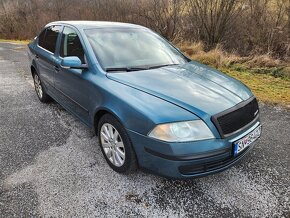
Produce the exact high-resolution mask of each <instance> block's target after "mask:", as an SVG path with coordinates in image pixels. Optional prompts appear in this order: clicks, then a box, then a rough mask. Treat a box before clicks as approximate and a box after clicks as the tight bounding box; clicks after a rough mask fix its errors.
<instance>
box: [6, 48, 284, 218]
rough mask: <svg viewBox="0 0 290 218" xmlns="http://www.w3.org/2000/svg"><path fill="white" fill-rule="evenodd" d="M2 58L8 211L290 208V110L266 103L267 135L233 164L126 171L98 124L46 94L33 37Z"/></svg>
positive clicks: (240, 213) (181, 213)
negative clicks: (173, 172) (32, 63)
mask: <svg viewBox="0 0 290 218" xmlns="http://www.w3.org/2000/svg"><path fill="white" fill-rule="evenodd" d="M0 64H1V69H0V103H1V104H0V169H1V170H0V217H31V216H35V217H39V216H41V217H62V216H65V217H96V216H97V217H131V216H138V217H287V218H288V217H290V156H289V155H290V142H289V141H290V137H289V135H290V113H289V111H287V110H285V109H283V108H280V107H273V106H269V105H264V104H262V103H261V104H260V107H261V116H262V122H263V124H264V126H263V135H262V137H261V139H260V140H259V141H258V142H257V144H256V147H255V148H254V149H253V150H252V152H251V153H250V154H249V155H248V156H247V157H246V158H245V159H244V160H243V161H242V162H241V163H240V164H238V165H237V166H235V167H232V168H231V169H229V170H227V171H225V172H222V173H219V174H215V175H212V176H208V177H204V178H199V179H193V180H188V181H174V180H168V179H164V178H161V177H157V176H153V175H150V174H146V173H144V172H141V171H138V172H136V173H135V174H133V175H130V176H124V175H120V174H117V173H115V172H114V171H112V170H111V169H110V168H109V167H108V165H107V164H106V162H105V160H104V158H103V157H102V153H101V150H100V148H99V146H98V144H97V139H96V137H95V136H94V134H93V132H92V131H91V130H89V129H87V128H86V127H85V126H84V125H83V124H82V123H80V122H79V121H78V120H77V119H75V118H74V117H73V116H71V115H70V114H69V113H67V112H66V111H65V110H64V109H63V108H62V107H61V106H59V105H58V104H56V103H51V104H42V103H40V102H39V101H38V99H37V97H36V94H35V93H34V89H33V86H32V85H33V84H32V79H31V76H30V72H29V70H28V63H27V57H26V51H25V46H21V45H16V44H11V43H0Z"/></svg>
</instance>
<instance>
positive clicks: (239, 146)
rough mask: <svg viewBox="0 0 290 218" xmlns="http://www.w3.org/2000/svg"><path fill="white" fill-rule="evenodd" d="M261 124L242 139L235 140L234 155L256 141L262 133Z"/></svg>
mask: <svg viewBox="0 0 290 218" xmlns="http://www.w3.org/2000/svg"><path fill="white" fill-rule="evenodd" d="M261 129H262V127H261V126H258V127H257V128H256V129H254V130H253V131H252V132H250V133H249V134H248V135H246V136H244V137H243V138H241V139H240V140H238V141H236V142H234V156H236V155H238V154H239V153H240V152H242V151H243V150H245V149H246V148H247V147H248V146H249V145H250V144H252V143H253V142H254V141H256V140H257V139H258V138H259V137H260V135H261Z"/></svg>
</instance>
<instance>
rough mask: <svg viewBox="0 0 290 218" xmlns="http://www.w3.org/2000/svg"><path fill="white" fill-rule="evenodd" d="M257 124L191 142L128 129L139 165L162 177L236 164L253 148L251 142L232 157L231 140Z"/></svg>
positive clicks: (213, 170)
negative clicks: (171, 140)
mask: <svg viewBox="0 0 290 218" xmlns="http://www.w3.org/2000/svg"><path fill="white" fill-rule="evenodd" d="M259 125H260V122H259V121H258V122H256V123H254V124H253V125H251V126H250V127H248V128H247V129H246V130H244V131H242V132H239V133H237V134H235V135H233V136H231V137H227V138H224V139H210V140H202V141H196V142H190V143H166V142H162V141H158V140H155V139H152V138H149V137H148V136H144V135H141V134H138V133H136V132H133V131H130V130H128V132H129V135H130V138H131V140H132V143H133V145H134V148H135V151H136V155H137V158H138V163H139V166H140V167H141V168H144V169H146V170H148V171H150V172H152V173H154V174H158V175H161V176H164V177H169V178H177V179H186V178H192V177H200V176H206V175H209V174H213V173H217V172H221V171H223V170H225V169H227V168H229V167H231V166H233V165H234V164H236V163H237V162H238V161H240V160H241V159H242V158H243V157H244V156H245V155H246V154H247V153H248V152H249V151H250V150H251V149H252V148H253V146H254V143H252V144H251V145H250V146H249V147H248V148H246V149H245V150H244V151H243V152H241V154H239V155H238V156H235V157H234V155H233V142H235V141H237V140H238V139H240V138H242V137H244V136H245V135H247V134H249V133H250V132H251V131H253V130H254V129H255V128H257V127H258V126H259Z"/></svg>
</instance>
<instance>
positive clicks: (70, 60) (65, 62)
mask: <svg viewBox="0 0 290 218" xmlns="http://www.w3.org/2000/svg"><path fill="white" fill-rule="evenodd" d="M61 66H62V67H63V68H66V69H69V68H74V69H85V68H87V65H85V64H82V61H81V59H79V58H78V57H77V56H70V57H64V58H63V59H62V61H61Z"/></svg>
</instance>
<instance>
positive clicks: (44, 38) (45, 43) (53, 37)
mask: <svg viewBox="0 0 290 218" xmlns="http://www.w3.org/2000/svg"><path fill="white" fill-rule="evenodd" d="M60 28H61V27H60V26H51V27H48V28H47V29H46V31H43V32H42V33H41V34H40V36H39V43H38V44H39V45H40V46H41V47H42V48H45V49H46V50H48V51H50V52H52V53H54V52H55V47H56V41H57V37H58V33H59V31H60ZM44 32H45V34H44Z"/></svg>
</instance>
